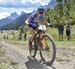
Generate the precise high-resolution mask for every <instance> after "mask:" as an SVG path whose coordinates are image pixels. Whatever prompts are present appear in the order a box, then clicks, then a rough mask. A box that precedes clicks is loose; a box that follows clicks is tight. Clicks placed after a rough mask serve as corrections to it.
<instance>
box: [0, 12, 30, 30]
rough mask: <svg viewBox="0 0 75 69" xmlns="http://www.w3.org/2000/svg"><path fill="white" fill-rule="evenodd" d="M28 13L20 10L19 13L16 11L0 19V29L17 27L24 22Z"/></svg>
mask: <svg viewBox="0 0 75 69" xmlns="http://www.w3.org/2000/svg"><path fill="white" fill-rule="evenodd" d="M29 15H30V13H29V14H27V13H25V12H22V13H21V15H17V13H12V14H11V16H9V17H7V18H5V19H2V20H0V30H9V29H12V30H14V29H17V27H19V26H21V25H23V24H24V23H25V19H26V18H27V17H28V16H29Z"/></svg>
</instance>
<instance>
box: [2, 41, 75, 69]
mask: <svg viewBox="0 0 75 69" xmlns="http://www.w3.org/2000/svg"><path fill="white" fill-rule="evenodd" d="M2 44H3V47H4V48H5V50H6V53H7V56H9V57H10V58H11V59H13V60H15V61H18V62H19V63H22V64H23V65H25V66H24V67H25V68H24V69H75V65H69V64H60V63H59V62H57V61H55V62H54V64H53V65H52V66H46V65H45V64H41V63H40V62H39V61H37V60H33V59H31V58H28V57H27V56H29V53H28V50H25V49H22V48H20V47H19V46H17V45H14V46H13V45H10V44H8V43H5V42H2Z"/></svg>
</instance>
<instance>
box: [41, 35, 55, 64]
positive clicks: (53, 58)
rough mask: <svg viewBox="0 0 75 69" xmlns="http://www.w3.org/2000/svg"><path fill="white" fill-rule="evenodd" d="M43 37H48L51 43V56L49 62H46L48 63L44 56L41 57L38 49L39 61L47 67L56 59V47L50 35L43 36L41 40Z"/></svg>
mask: <svg viewBox="0 0 75 69" xmlns="http://www.w3.org/2000/svg"><path fill="white" fill-rule="evenodd" d="M44 37H48V38H49V40H50V41H51V43H52V46H53V55H52V58H51V60H50V61H48V62H46V61H45V58H44V56H43V55H42V50H41V49H40V57H41V59H42V60H43V61H44V62H45V64H47V65H52V64H53V62H54V61H55V58H56V46H55V43H54V40H53V38H52V37H51V36H50V35H48V34H44V35H43V38H44Z"/></svg>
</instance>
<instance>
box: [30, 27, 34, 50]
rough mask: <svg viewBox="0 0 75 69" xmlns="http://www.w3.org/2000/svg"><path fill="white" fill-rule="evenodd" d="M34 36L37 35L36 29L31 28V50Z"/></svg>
mask: <svg viewBox="0 0 75 69" xmlns="http://www.w3.org/2000/svg"><path fill="white" fill-rule="evenodd" d="M34 35H35V31H34V29H33V28H30V40H29V42H30V43H29V44H30V45H29V46H30V48H31V49H32V41H33V37H34Z"/></svg>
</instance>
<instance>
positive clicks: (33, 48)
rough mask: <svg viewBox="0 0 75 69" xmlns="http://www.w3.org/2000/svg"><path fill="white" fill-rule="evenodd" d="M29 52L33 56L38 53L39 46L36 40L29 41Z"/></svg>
mask: <svg viewBox="0 0 75 69" xmlns="http://www.w3.org/2000/svg"><path fill="white" fill-rule="evenodd" d="M29 53H30V56H31V57H33V58H35V56H36V53H37V46H36V44H35V42H34V41H32V42H30V41H29Z"/></svg>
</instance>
